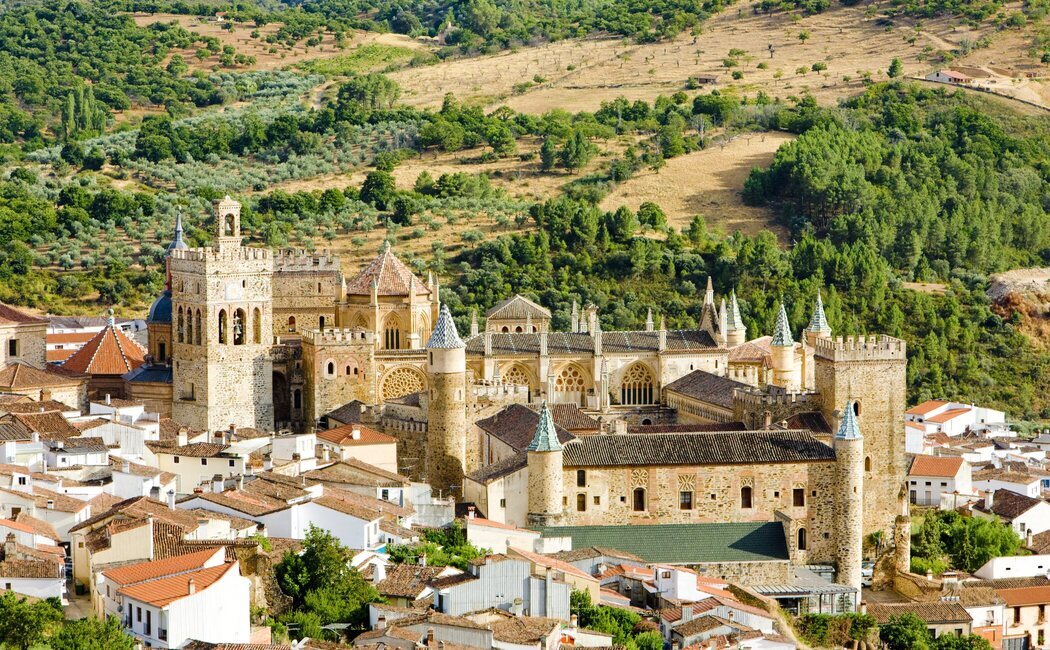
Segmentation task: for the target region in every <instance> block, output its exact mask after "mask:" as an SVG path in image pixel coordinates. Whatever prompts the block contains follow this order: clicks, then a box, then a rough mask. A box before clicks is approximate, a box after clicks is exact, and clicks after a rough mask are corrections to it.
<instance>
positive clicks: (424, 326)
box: [419, 314, 430, 345]
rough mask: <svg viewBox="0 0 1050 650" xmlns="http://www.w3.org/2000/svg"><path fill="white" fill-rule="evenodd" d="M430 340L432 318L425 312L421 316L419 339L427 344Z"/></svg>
mask: <svg viewBox="0 0 1050 650" xmlns="http://www.w3.org/2000/svg"><path fill="white" fill-rule="evenodd" d="M429 340H430V319H429V318H427V317H426V315H425V314H420V316H419V341H420V343H422V344H423V345H426V343H427V341H429Z"/></svg>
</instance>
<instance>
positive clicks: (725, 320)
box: [718, 296, 729, 336]
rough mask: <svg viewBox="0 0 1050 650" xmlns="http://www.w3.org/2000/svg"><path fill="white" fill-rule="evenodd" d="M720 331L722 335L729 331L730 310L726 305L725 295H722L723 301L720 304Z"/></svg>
mask: <svg viewBox="0 0 1050 650" xmlns="http://www.w3.org/2000/svg"><path fill="white" fill-rule="evenodd" d="M718 331H719V332H720V333H721V334H722V336H725V335H726V332H728V331H729V310H728V308H727V307H726V299H725V296H722V302H721V304H719V306H718Z"/></svg>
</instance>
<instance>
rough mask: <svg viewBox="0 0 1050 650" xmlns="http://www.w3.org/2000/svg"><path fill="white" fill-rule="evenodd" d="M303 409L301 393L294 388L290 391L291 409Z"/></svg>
mask: <svg viewBox="0 0 1050 650" xmlns="http://www.w3.org/2000/svg"><path fill="white" fill-rule="evenodd" d="M302 407H303V391H301V390H299V389H298V388H296V389H295V390H294V391H292V408H297V409H301V408H302Z"/></svg>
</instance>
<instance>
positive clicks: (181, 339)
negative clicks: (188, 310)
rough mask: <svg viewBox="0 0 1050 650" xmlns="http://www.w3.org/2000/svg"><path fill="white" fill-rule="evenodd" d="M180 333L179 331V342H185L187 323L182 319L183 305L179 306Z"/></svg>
mask: <svg viewBox="0 0 1050 650" xmlns="http://www.w3.org/2000/svg"><path fill="white" fill-rule="evenodd" d="M178 333H179V343H183V342H184V341H185V335H186V325H185V324H184V322H183V320H182V307H179V326H178Z"/></svg>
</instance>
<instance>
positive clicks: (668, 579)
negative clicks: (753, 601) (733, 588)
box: [653, 564, 729, 602]
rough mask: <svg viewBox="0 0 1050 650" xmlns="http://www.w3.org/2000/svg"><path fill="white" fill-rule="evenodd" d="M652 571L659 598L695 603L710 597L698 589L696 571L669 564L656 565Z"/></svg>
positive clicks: (725, 585) (708, 593)
mask: <svg viewBox="0 0 1050 650" xmlns="http://www.w3.org/2000/svg"><path fill="white" fill-rule="evenodd" d="M653 569H654V572H653V586H654V587H655V588H656V593H658V594H659V595H660V597H661V598H667V599H671V600H677V601H683V602H696V601H699V600H705V599H707V598H711V597H712V595H711V593H710V592H708V591H701V590H700V589H699V588H698V587H699V583H698V581H697V577H698V576H697V573H696V571H693V570H691V569H686V568H683V567H676V566H671V565H669V564H658V565H656V566H654V567H653ZM728 586H729V584H728V583H725V584H722V585H721V588H722V589H725V588H726V587H728Z"/></svg>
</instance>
